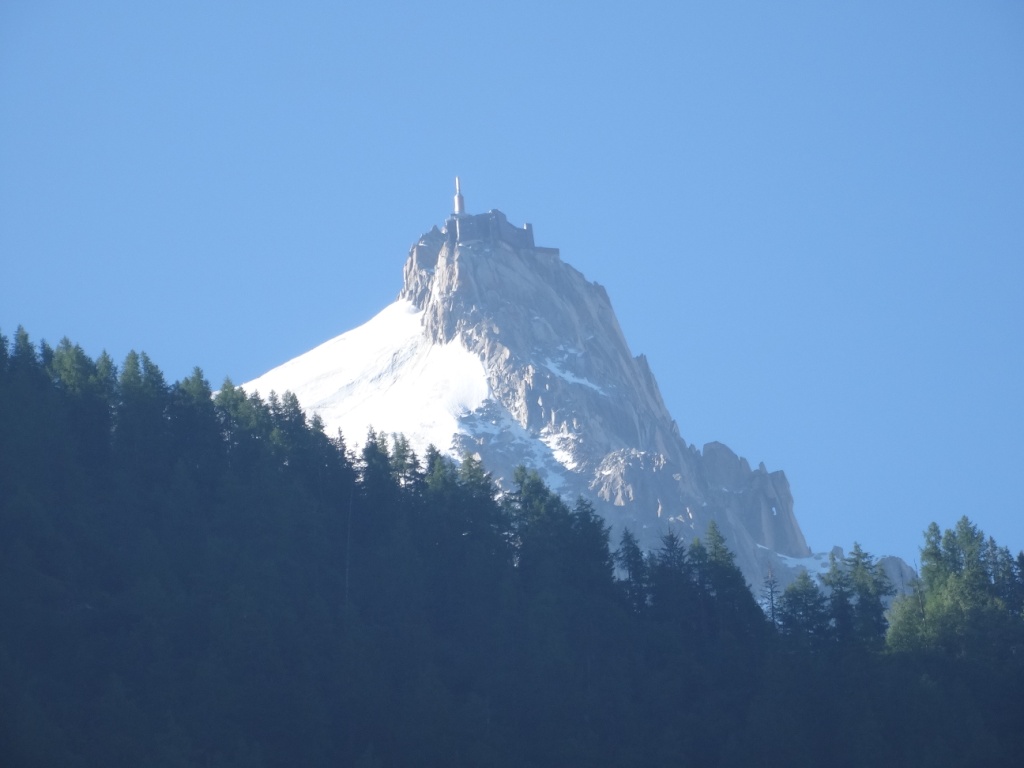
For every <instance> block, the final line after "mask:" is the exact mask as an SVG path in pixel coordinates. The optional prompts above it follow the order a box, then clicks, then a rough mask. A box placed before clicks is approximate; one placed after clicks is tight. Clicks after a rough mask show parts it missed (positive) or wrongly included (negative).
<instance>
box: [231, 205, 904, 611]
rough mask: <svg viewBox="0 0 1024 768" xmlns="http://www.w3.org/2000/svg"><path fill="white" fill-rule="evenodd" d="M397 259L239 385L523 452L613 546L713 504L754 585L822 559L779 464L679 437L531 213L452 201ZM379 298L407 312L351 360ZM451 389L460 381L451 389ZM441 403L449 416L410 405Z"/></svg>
mask: <svg viewBox="0 0 1024 768" xmlns="http://www.w3.org/2000/svg"><path fill="white" fill-rule="evenodd" d="M458 203H461V201H460V200H457V207H456V210H460V206H459V205H458ZM403 275H404V280H403V286H402V289H401V292H400V294H399V297H398V300H397V301H396V303H395V304H394V305H392V306H391V307H389V308H388V309H386V310H384V311H383V312H382V313H381V314H380V315H379V316H378V318H375V319H374V320H371V321H370V322H369V323H367V324H366V325H365V326H362V327H361V328H360V329H355V330H353V331H351V332H349V333H348V334H344V335H342V336H341V337H338V338H337V339H334V340H331V341H329V342H327V343H325V344H324V345H322V346H321V347H318V348H317V349H315V350H312V351H311V352H309V353H307V354H306V355H303V356H300V358H296V359H295V360H294V361H291V362H289V363H286V364H285V365H283V366H281V367H280V368H278V369H275V370H274V371H271V372H269V373H268V374H266V375H265V376H262V377H260V378H259V379H257V380H255V381H253V382H250V383H248V384H246V385H243V386H244V387H245V388H246V389H247V390H249V391H254V390H258V391H262V392H264V393H269V392H270V391H271V390H276V391H278V392H283V391H285V390H290V391H292V392H294V393H295V394H296V396H297V397H298V398H299V401H300V403H302V405H303V407H304V408H306V409H307V410H308V411H315V412H317V413H319V414H320V415H321V418H323V420H324V422H325V424H326V426H327V428H328V429H329V430H331V431H333V430H334V429H336V428H341V429H342V431H343V432H344V434H345V436H346V439H347V440H348V441H349V443H350V444H354V442H355V441H358V440H359V438H361V437H362V436H363V435H365V434H366V428H367V427H370V426H373V427H376V428H378V429H381V428H382V427H383V428H384V430H383V431H395V432H402V433H404V434H406V435H407V436H411V437H410V442H411V443H412V446H413V448H414V449H416V450H417V451H418V452H420V454H421V455H422V452H423V450H424V449H425V448H426V442H425V441H426V440H428V438H429V437H430V436H431V435H433V438H432V439H431V440H430V441H431V442H433V443H435V444H436V446H437V447H438V448H439V449H441V450H442V451H446V452H448V453H449V454H450V455H452V456H454V457H456V458H459V457H461V456H463V455H465V454H470V455H474V456H477V457H479V458H480V460H481V461H482V462H483V464H484V466H485V468H486V469H487V470H488V471H489V472H490V473H491V474H492V476H493V477H494V479H495V480H496V481H497V482H498V484H499V486H501V487H505V488H507V487H508V486H509V484H510V482H511V478H512V476H513V473H514V470H515V468H516V467H517V466H519V465H525V466H527V467H529V468H532V469H535V470H537V471H538V472H539V473H540V474H541V476H542V477H543V478H544V479H545V481H546V482H547V483H548V485H549V486H550V487H552V488H553V489H555V490H557V491H558V492H559V493H561V494H562V495H563V496H564V497H565V498H566V499H567V500H568V501H569V502H570V503H571V502H573V501H574V500H575V498H576V497H577V496H583V497H584V498H587V499H589V500H590V501H591V502H592V503H593V504H594V506H595V508H596V509H597V511H598V512H600V513H601V514H602V515H603V516H604V517H605V519H606V520H607V521H608V522H609V523H610V524H611V525H612V527H613V545H614V544H615V542H617V540H618V536H619V533H620V531H621V529H622V528H623V527H628V528H630V529H631V530H633V532H634V533H635V534H636V535H637V537H638V539H639V540H640V543H641V546H644V547H645V548H656V547H658V546H659V544H660V539H661V537H662V536H663V535H664V534H665V533H667V532H669V531H674V532H676V533H678V534H679V535H680V536H682V538H683V539H684V540H690V539H692V538H693V537H694V536H700V535H702V534H703V532H704V531H705V530H706V528H707V525H708V523H709V522H710V521H711V520H714V521H716V523H717V524H718V526H719V528H720V529H721V530H722V533H723V534H724V536H725V537H726V540H727V542H728V544H729V546H730V548H731V549H732V550H733V552H734V553H735V554H736V559H737V564H738V565H739V566H740V568H741V569H742V571H743V573H744V575H745V577H746V578H747V580H748V582H750V583H751V585H753V586H754V587H755V591H756V590H757V589H758V588H759V586H760V584H761V582H762V580H763V578H764V576H765V574H766V573H767V571H768V570H769V568H771V569H772V570H773V572H774V573H775V574H776V575H777V576H779V577H780V581H781V582H783V583H785V582H787V581H789V580H790V578H791V576H789V574H793V573H794V571H793V568H794V567H797V566H799V567H806V568H808V569H810V570H812V571H815V572H820V571H821V569H823V568H825V567H827V556H824V555H818V556H812V553H811V550H810V549H809V548H808V546H807V543H806V541H805V540H804V536H803V533H802V532H801V530H800V526H799V524H798V522H797V520H796V517H795V515H794V513H793V496H792V494H791V492H790V488H789V483H788V481H787V479H786V476H785V474H784V473H783V472H782V471H773V472H769V471H768V469H767V468H766V467H765V466H764V464H760V465H759V466H758V467H757V468H751V466H750V465H749V463H748V462H747V460H746V459H744V458H741V457H739V456H737V455H736V454H735V453H734V452H733V451H732V450H730V449H729V448H728V447H726V446H725V445H723V444H721V443H717V442H715V443H709V444H708V445H705V446H704V447H703V449H702V450H698V449H697V448H696V447H695V446H691V445H688V444H687V443H686V441H685V440H684V439H683V438H682V436H681V435H680V432H679V429H678V428H677V425H676V423H675V421H674V420H673V419H672V417H671V415H670V414H669V412H668V410H667V408H666V407H665V403H664V401H663V400H662V397H661V393H660V391H659V389H658V385H657V382H656V381H655V379H654V376H653V374H652V372H651V369H650V367H649V366H648V364H647V361H646V359H645V358H644V357H643V355H639V356H633V355H632V353H631V352H630V349H629V346H628V344H627V342H626V340H625V338H624V336H623V334H622V330H621V328H620V327H619V323H618V320H617V319H616V317H615V312H614V310H613V309H612V305H611V301H610V300H609V297H608V293H607V292H606V291H605V289H604V288H603V287H601V286H600V285H598V284H597V283H593V282H590V281H588V280H587V279H586V278H585V277H584V276H583V275H582V274H581V273H580V272H579V271H577V270H576V269H574V268H573V267H571V266H570V265H568V264H566V263H565V262H563V261H562V260H561V257H560V255H559V253H558V251H557V250H556V249H553V248H540V247H536V246H535V245H534V243H533V232H532V229H530V227H529V225H526V227H524V228H522V229H519V228H515V227H513V226H512V225H510V224H509V223H508V222H507V220H506V218H505V216H504V215H503V214H502V213H501V212H499V211H489V212H488V213H486V214H480V215H476V216H471V215H467V214H465V213H461V214H454V215H453V216H452V217H451V218H449V219H448V220H447V222H446V224H445V227H444V228H443V229H438V228H437V227H434V228H433V229H431V230H430V231H429V232H427V233H426V234H424V235H423V236H422V237H421V238H420V239H419V240H418V242H417V243H416V244H414V245H413V246H412V248H411V250H410V252H409V256H408V259H407V260H406V263H405V267H404V272H403ZM385 315H389V316H390V315H400V316H402V317H404V318H405V319H404V320H402V322H403V323H404V324H405V326H404V328H405V330H404V331H403V334H402V335H401V337H400V338H399V337H398V336H396V337H395V340H394V341H393V342H392V341H391V340H390V339H389V338H375V339H374V341H373V344H372V345H371V346H372V348H373V350H374V351H373V353H372V355H363V357H364V358H366V359H360V360H356V361H355V362H353V361H351V360H349V359H348V358H351V357H359V354H358V350H359V349H363V348H364V347H366V343H365V337H366V336H367V335H373V336H375V337H379V336H381V335H382V334H384V335H385V336H386V335H387V333H390V331H387V330H386V328H387V326H386V325H384V324H383V321H382V320H381V318H384V317H385ZM382 329H385V330H382ZM360 334H362V336H360ZM360 339H363V341H360ZM346 345H347V346H346ZM352 349H355V350H357V352H356V353H355V354H353V353H352V352H351V351H346V352H344V353H343V352H342V350H352ZM342 358H345V360H346V362H345V363H344V364H343V363H341V362H339V360H341V359H342ZM432 360H433V361H434V362H431V361H432ZM410 361H411V362H410ZM442 368H443V370H441V369H442ZM413 377H422V378H423V380H424V381H428V382H433V384H432V385H426V384H425V385H423V386H417V385H416V383H415V381H413V382H410V379H413ZM477 378H478V379H479V380H477ZM453 389H460V390H466V391H467V392H470V394H469V395H463V396H460V397H451V398H449V397H448V393H449V392H450V391H452V390H453ZM398 392H400V394H396V393H398ZM389 396H390V397H392V398H393V400H392V401H390V402H385V399H386V398H387V397H389ZM417 398H419V401H417ZM449 400H450V402H449ZM442 401H444V402H442ZM396 402H400V403H401V404H402V406H403V408H402V409H401V410H402V414H403V415H402V416H400V417H399V416H394V415H393V413H394V411H395V410H396V407H395V403H396ZM439 403H440V404H441V406H442V410H445V409H446V410H445V413H444V414H443V416H444V418H442V419H438V418H436V416H435V417H428V416H425V415H423V414H426V413H428V412H436V410H437V408H438V404H439ZM431 409H433V411H431ZM382 414H383V416H382ZM389 417H390V418H391V422H390V424H381V423H379V422H380V420H381V419H385V420H386V419H387V418H389ZM375 418H376V419H377V422H378V423H374V419H375ZM445 419H448V421H446V420H445ZM426 421H429V422H430V423H429V424H428V425H426V426H424V424H421V423H419V422H426ZM439 424H440V427H439V426H438V425H439ZM431 429H432V430H433V431H431ZM439 430H440V431H439ZM353 438H355V441H353ZM900 562H901V563H902V561H900ZM904 567H905V566H904ZM908 570H909V569H908ZM894 574H895V575H898V576H902V575H903V574H902V572H899V569H898V568H897V569H896V571H894Z"/></svg>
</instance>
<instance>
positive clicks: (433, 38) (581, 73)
mask: <svg viewBox="0 0 1024 768" xmlns="http://www.w3.org/2000/svg"><path fill="white" fill-rule="evenodd" d="M456 174H459V175H460V176H461V177H462V180H463V191H464V193H465V196H466V205H467V209H468V210H469V212H471V213H473V212H480V211H484V210H487V209H490V208H498V209H500V210H502V211H504V212H505V213H506V214H507V215H508V217H509V219H510V220H511V221H512V222H513V223H515V224H517V225H518V224H521V223H523V222H525V221H529V222H532V223H533V225H534V230H535V233H536V238H537V242H538V244H539V245H546V246H554V247H558V248H560V249H561V252H562V258H563V259H564V260H565V261H567V262H569V263H570V264H572V265H573V266H575V267H576V268H578V269H579V270H581V271H582V272H583V273H584V274H585V275H587V277H588V278H590V279H591V280H596V281H597V282H599V283H601V284H602V285H604V286H605V287H606V288H607V289H608V292H609V294H610V296H611V298H612V302H613V305H614V306H615V308H616V311H617V313H618V316H619V320H620V322H621V324H622V327H623V331H624V332H625V335H626V338H627V339H628V340H629V343H630V345H631V347H632V349H633V352H634V354H638V353H641V352H642V353H645V354H646V355H647V357H648V358H649V360H650V363H651V366H652V368H653V370H654V372H655V374H656V376H657V378H658V381H659V383H660V385H661V390H662V394H663V395H664V398H665V400H666V402H667V404H668V406H669V410H670V411H671V412H672V414H673V415H674V416H675V418H676V420H677V421H678V423H679V426H680V430H681V432H682V434H683V436H684V437H685V438H686V439H687V440H688V441H689V442H691V443H696V444H697V445H698V446H700V445H703V444H704V443H706V442H710V441H712V440H720V441H722V442H724V443H726V444H727V445H729V446H730V447H731V448H732V449H733V450H734V451H736V452H737V453H739V454H740V455H742V456H746V457H747V458H748V459H749V460H750V461H751V463H752V464H753V465H755V466H756V465H757V463H758V462H761V461H763V462H765V464H766V465H767V467H768V468H769V469H770V470H776V469H784V470H785V472H786V475H787V476H788V478H789V481H790V484H791V487H792V490H793V494H794V497H795V500H796V505H795V510H796V514H797V517H798V519H799V521H800V523H801V525H802V527H803V530H804V532H805V534H806V536H807V539H808V542H809V544H810V545H811V546H812V548H813V549H815V550H816V551H822V550H827V549H828V548H830V547H831V546H832V545H834V544H838V545H841V546H843V547H844V548H846V549H847V550H848V549H849V547H850V545H851V544H852V543H853V542H854V541H855V540H856V541H859V542H860V543H861V544H862V545H863V546H864V548H865V549H867V550H868V551H869V552H873V553H875V554H883V553H894V554H900V555H902V556H904V557H905V558H907V559H908V560H913V559H914V558H915V557H916V556H917V550H918V547H919V545H920V543H921V532H922V530H923V529H924V528H925V527H926V526H927V524H928V523H929V522H930V521H932V520H934V521H936V522H938V523H939V524H940V525H941V526H943V527H947V526H952V525H953V523H954V522H955V521H956V519H957V518H959V517H960V516H961V515H963V514H967V515H969V516H970V517H971V518H972V519H973V520H974V521H975V522H977V523H978V524H979V525H980V526H981V528H982V529H983V530H985V531H986V532H987V533H989V534H991V535H994V536H995V537H996V539H997V540H998V541H999V542H1000V543H1001V544H1005V545H1008V546H1010V547H1011V548H1012V549H1013V550H1014V551H1015V552H1016V551H1017V550H1019V549H1021V548H1024V473H1022V465H1024V448H1022V436H1024V402H1022V401H1024V4H1022V3H1019V2H1002V3H988V2H975V3H946V2H934V1H932V2H903V3H892V2H856V3H821V2H807V3H799V2H788V3H764V2H747V3H728V2H722V3H688V2H662V3H653V2H630V3H611V2H608V3H603V2H598V3H582V2H580V3H575V2H565V3H552V2H550V1H548V2H532V0H520V2H516V3H485V2H480V1H479V0H478V1H477V2H473V3H463V2H444V3H440V2H437V3H429V2H415V3H413V2H408V3H386V2H380V3H365V2H364V3H339V2H291V3H269V2H268V3H257V2H246V3H241V2H226V1H225V2H217V3H211V2H175V3H160V4H157V3H139V2H104V1H103V0H94V1H93V2H89V3H81V2H61V1H59V0H54V1H52V2H45V1H43V0H6V2H4V3H2V4H0V331H2V332H3V333H5V334H6V335H7V336H8V337H10V336H11V334H12V333H13V332H14V330H15V328H16V327H17V326H18V325H19V324H21V325H24V326H25V327H26V329H27V330H28V331H29V333H30V335H31V337H32V338H33V340H35V341H37V342H38V341H39V340H40V339H46V340H47V341H49V342H51V343H56V342H57V341H59V340H60V338H61V337H63V336H68V337H70V338H71V339H72V340H73V341H75V342H77V343H79V344H81V345H82V346H83V347H84V348H85V350H86V352H87V353H89V354H90V355H92V356H93V357H95V356H96V355H98V354H99V353H100V352H101V351H103V350H104V349H106V350H107V351H108V352H110V354H111V355H113V356H114V358H115V359H116V360H118V361H120V360H121V359H123V357H124V355H125V354H126V353H127V352H128V351H129V350H130V349H133V348H134V349H137V350H144V351H146V352H148V353H149V355H150V356H151V357H152V358H153V360H154V361H155V362H156V363H157V364H158V365H159V366H160V367H161V368H162V369H163V370H164V372H165V374H166V375H167V377H168V379H169V380H171V381H173V380H176V379H180V378H182V377H184V376H186V375H188V374H189V373H190V372H191V370H192V368H193V367H194V366H196V365H198V366H200V367H201V368H202V369H203V370H204V371H205V373H206V375H207V377H208V378H209V379H210V380H211V382H212V383H213V385H214V386H215V387H216V386H219V385H220V383H221V382H222V381H223V379H224V378H225V377H226V376H227V377H231V378H232V379H233V380H234V381H235V382H242V381H245V380H248V379H251V378H254V377H255V376H257V375H259V374H261V373H263V372H265V371H267V370H268V369H270V368H272V367H274V366H275V365H278V364H280V363H282V362H284V361H286V360H288V359H290V358H292V357H294V356H296V355H298V354H300V353H302V352H304V351H306V350H308V349H310V348H312V347H313V346H315V345H316V344H318V343H320V342H322V341H324V340H326V339H328V338H331V337H333V336H336V335H338V334H339V333H342V332H344V331H346V330H348V329H351V328H353V327H355V326H357V325H359V324H361V323H363V322H365V321H366V320H368V319H369V318H370V317H372V316H373V315H374V314H375V313H376V312H377V311H378V310H380V309H382V308H383V307H384V306H385V305H387V304H388V303H389V302H391V301H392V300H393V299H394V298H395V296H396V295H397V293H398V291H399V289H400V287H401V279H402V278H401V268H402V264H403V262H404V260H405V257H406V254H407V252H408V249H409V247H410V245H411V244H412V243H413V242H414V241H415V240H416V239H417V237H418V236H419V235H420V233H422V232H424V231H426V230H428V229H429V228H430V227H431V226H432V225H434V224H438V225H440V224H441V223H443V220H444V218H445V217H446V215H447V214H448V213H449V211H450V210H451V195H452V191H453V190H452V183H453V177H454V176H455V175H456ZM0 428H2V425H0Z"/></svg>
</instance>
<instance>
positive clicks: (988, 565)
mask: <svg viewBox="0 0 1024 768" xmlns="http://www.w3.org/2000/svg"><path fill="white" fill-rule="evenodd" d="M1019 559H1020V558H1018V560H1019ZM1018 560H1015V559H1014V558H1013V557H1012V556H1011V555H1010V552H1009V550H1008V549H1006V548H1003V547H999V546H998V545H997V544H996V543H995V541H994V540H993V539H991V538H989V539H986V538H985V535H984V533H982V531H980V530H979V529H978V527H977V526H976V525H975V524H974V523H972V522H971V521H970V520H969V519H968V518H967V517H966V516H964V517H962V518H960V520H959V521H958V522H957V524H956V526H955V527H954V528H951V529H947V530H946V531H945V532H942V533H940V531H939V526H938V525H937V524H935V523H932V524H931V525H929V526H928V529H927V531H925V544H924V547H923V548H922V549H921V580H920V582H919V583H918V584H916V585H914V590H913V593H912V594H911V595H908V596H906V597H904V598H901V599H900V600H898V601H897V602H896V603H895V604H894V605H893V607H892V610H891V612H890V616H889V622H890V627H889V634H888V643H889V646H890V647H892V648H893V649H895V650H900V651H917V652H938V653H942V654H944V655H946V656H949V657H954V658H970V659H975V660H985V661H987V662H989V663H998V662H1002V663H1007V662H1014V663H1017V664H1019V661H1018V657H1019V655H1020V654H1021V653H1022V652H1024V616H1022V613H1021V595H1022V594H1024V578H1022V573H1021V569H1020V567H1019V564H1018Z"/></svg>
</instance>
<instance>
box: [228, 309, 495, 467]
mask: <svg viewBox="0 0 1024 768" xmlns="http://www.w3.org/2000/svg"><path fill="white" fill-rule="evenodd" d="M244 388H245V389H246V390H247V391H249V392H259V393H260V394H262V395H264V396H266V395H269V394H270V393H271V392H277V393H278V394H283V393H284V392H286V391H291V392H293V393H295V396H296V397H297V398H298V399H299V402H300V403H301V404H302V406H303V408H304V409H306V410H307V411H311V412H314V413H318V414H320V418H322V419H323V421H324V424H325V425H326V426H327V428H328V430H329V433H330V434H334V433H335V432H336V431H337V430H339V429H340V430H341V432H342V434H343V435H344V436H345V438H346V441H347V442H348V443H349V445H358V444H360V443H361V442H362V441H363V440H364V439H365V437H366V433H367V429H368V428H370V427H372V428H373V429H375V430H377V431H378V432H383V433H385V434H391V433H394V432H402V433H404V434H405V435H406V437H408V438H409V441H410V443H411V444H412V445H413V447H414V448H416V449H417V450H418V451H420V453H421V455H422V451H423V449H425V448H426V446H427V445H430V444H434V445H436V446H437V447H438V448H439V449H441V450H447V451H449V452H450V451H451V450H452V449H453V445H452V442H453V436H454V435H455V433H456V432H457V431H458V430H459V420H460V419H461V418H463V417H465V416H466V415H467V414H469V413H472V412H473V411H475V410H477V409H478V408H479V407H480V406H482V405H483V404H484V402H485V401H486V400H487V399H488V397H489V396H490V394H491V392H490V388H489V386H488V384H487V373H486V371H485V370H484V367H483V364H482V363H481V361H480V359H479V358H478V357H477V356H475V355H473V354H472V353H470V352H469V351H468V350H467V349H466V348H465V347H464V346H463V345H462V344H461V343H460V342H459V341H457V340H456V341H451V342H447V343H444V344H433V343H431V342H430V340H429V339H427V337H426V336H425V335H424V333H423V311H422V310H418V309H416V307H414V306H413V304H412V303H411V302H409V301H406V300H403V299H400V300H398V301H396V302H395V303H394V304H391V305H389V306H388V307H385V308H384V309H383V310H382V311H381V312H380V313H379V314H378V315H377V316H376V317H374V318H373V319H372V320H370V321H369V322H367V323H365V324H364V325H361V326H360V327H358V328H356V329H354V330H351V331H349V332H348V333H344V334H342V335H341V336H338V337H337V338H334V339H331V340H330V341H327V342H325V343H323V344H321V345H320V346H319V347H316V348H315V349H313V350H310V351H309V352H306V353H305V354H303V355H300V356H299V357H297V358H295V359H294V360H290V361H289V362H287V363H285V364H284V365H281V366H278V367H277V368H274V369H273V370H272V371H269V372H268V373H265V374H264V375H263V376H260V377H259V378H258V379H255V380H253V381H250V382H248V383H247V384H245V385H244Z"/></svg>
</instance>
